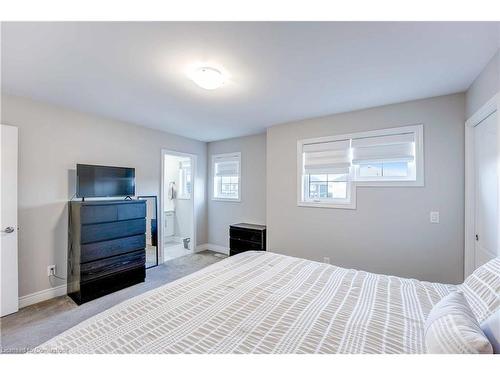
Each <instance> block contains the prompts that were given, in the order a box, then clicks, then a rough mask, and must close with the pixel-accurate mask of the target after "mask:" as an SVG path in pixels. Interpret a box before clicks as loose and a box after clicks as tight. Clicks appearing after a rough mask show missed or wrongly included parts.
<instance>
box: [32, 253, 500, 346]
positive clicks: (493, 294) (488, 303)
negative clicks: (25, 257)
mask: <svg viewBox="0 0 500 375" xmlns="http://www.w3.org/2000/svg"><path fill="white" fill-rule="evenodd" d="M481 269H482V273H481V272H478V271H477V272H475V274H474V275H472V276H470V277H469V278H468V279H467V280H466V282H465V283H464V284H462V285H459V286H454V285H446V284H438V283H430V282H423V281H418V280H414V279H405V278H400V277H395V276H386V275H378V274H373V273H368V272H364V271H358V270H352V269H345V268H341V267H335V266H332V265H327V264H323V263H319V262H313V261H309V260H305V259H300V258H294V257H289V256H284V255H279V254H275V253H270V252H245V253H242V254H239V255H236V256H233V257H229V258H226V259H224V260H222V261H220V262H218V263H216V264H213V265H211V266H209V267H206V268H204V269H202V270H201V271H198V272H196V273H194V274H191V275H189V276H186V277H184V278H182V279H179V280H176V281H174V282H172V283H169V284H166V285H164V286H162V287H160V288H157V289H154V290H151V291H149V292H147V293H145V294H142V295H140V296H137V297H135V298H132V299H130V300H127V301H125V302H123V303H121V304H119V305H117V306H114V307H113V308H111V309H109V310H107V311H104V312H102V313H100V314H98V315H96V316H94V317H92V318H91V319H88V320H86V321H84V322H82V323H80V324H79V325H77V326H75V327H73V328H72V329H69V330H68V331H66V332H63V333H62V334H60V335H58V336H56V337H54V338H53V339H51V340H50V341H48V342H46V343H44V344H42V345H41V346H39V347H37V348H35V349H34V352H45V353H46V352H51V353H424V352H425V345H424V337H423V333H424V332H423V328H424V322H425V318H426V316H427V314H428V313H429V311H430V310H431V308H432V306H433V305H434V304H436V303H437V302H438V301H439V300H440V299H441V298H442V297H444V296H445V295H447V294H449V293H450V292H451V291H454V290H457V289H458V288H461V289H463V291H464V294H465V295H466V296H467V299H468V300H469V303H470V304H471V306H472V307H473V310H474V313H475V314H476V316H477V317H478V319H480V320H482V319H484V318H485V317H486V316H487V315H489V314H490V313H491V312H492V311H493V310H495V309H497V308H498V307H499V305H500V302H499V291H500V281H499V279H500V278H499V274H500V260H498V258H497V260H494V261H492V262H490V263H488V264H487V265H486V266H483V267H482V268H481ZM467 281H468V282H467Z"/></svg>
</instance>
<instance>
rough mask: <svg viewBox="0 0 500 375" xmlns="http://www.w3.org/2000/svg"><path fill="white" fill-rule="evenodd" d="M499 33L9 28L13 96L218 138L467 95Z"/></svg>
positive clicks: (433, 27)
mask: <svg viewBox="0 0 500 375" xmlns="http://www.w3.org/2000/svg"><path fill="white" fill-rule="evenodd" d="M499 25H500V23H498V22H496V23H493V22H490V23H486V22H482V23H465V22H460V23H449V22H437V23H411V22H399V23H385V22H383V23H372V22H351V23H345V22H344V23H342V22H313V23H311V22H301V23H296V22H295V23H294V22H280V23H278V22H260V23H259V22H247V23H243V22H239V23H238V22H211V23H207V22H136V23H132V22H121V23H118V22H103V23H90V22H86V23H69V22H67V23H53V22H47V23H3V25H2V51H1V52H2V77H1V78H2V91H3V92H6V93H10V94H14V95H21V96H27V97H32V98H34V99H38V100H44V101H49V102H52V103H56V104H60V105H63V106H67V107H70V108H74V109H78V110H82V111H85V112H90V113H95V114H99V115H103V116H106V117H110V118H114V119H118V120H122V121H127V122H132V123H136V124H140V125H144V126H147V127H151V128H156V129H161V130H165V131H168V132H172V133H175V134H179V135H183V136H186V137H190V138H194V139H199V140H203V141H211V140H217V139H224V138H231V137H236V136H241V135H247V134H252V133H258V132H261V131H263V130H264V129H265V128H267V127H269V126H271V125H274V124H277V123H283V122H288V121H293V120H299V119H303V118H308V117H314V116H322V115H327V114H333V113H339V112H345V111H351V110H355V109H360V108H367V107H373V106H378V105H383V104H389V103H396V102H403V101H407V100H412V99H418V98H424V97H432V96H437V95H444V94H449V93H455V92H462V91H465V90H466V89H467V88H468V87H469V85H470V84H471V82H472V81H473V79H474V78H475V77H476V76H477V75H478V73H479V72H480V71H481V69H482V68H483V67H484V66H485V65H486V63H487V62H488V61H489V59H490V58H491V57H492V56H493V55H494V53H495V51H496V50H497V49H498V48H499V47H500V44H499V43H500V42H499V35H500V34H499ZM198 63H203V64H212V65H215V66H216V67H217V66H222V68H224V69H225V70H227V71H228V72H229V73H230V74H231V80H230V82H228V83H227V84H226V85H225V86H224V87H222V88H220V89H218V90H215V91H206V90H203V89H201V88H199V87H197V86H196V85H195V84H194V83H193V82H192V81H190V80H189V79H188V78H187V77H186V70H187V69H189V67H190V66H192V65H193V64H198Z"/></svg>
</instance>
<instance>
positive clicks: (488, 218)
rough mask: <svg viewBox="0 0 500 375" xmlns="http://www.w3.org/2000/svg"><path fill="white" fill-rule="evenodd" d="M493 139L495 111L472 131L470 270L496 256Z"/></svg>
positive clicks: (496, 186)
mask: <svg viewBox="0 0 500 375" xmlns="http://www.w3.org/2000/svg"><path fill="white" fill-rule="evenodd" d="M497 136H498V121H497V112H494V113H492V114H491V115H489V116H488V117H487V118H486V119H484V120H483V121H482V122H480V123H479V124H478V125H477V126H476V127H475V128H474V154H475V155H474V161H475V211H476V212H475V236H476V242H475V247H474V263H475V264H474V269H476V268H477V267H479V266H481V265H482V264H484V263H486V262H487V261H489V260H490V259H492V258H494V257H496V256H498V169H497V168H498V163H497V155H498V152H497V148H498V146H497V143H498V140H497Z"/></svg>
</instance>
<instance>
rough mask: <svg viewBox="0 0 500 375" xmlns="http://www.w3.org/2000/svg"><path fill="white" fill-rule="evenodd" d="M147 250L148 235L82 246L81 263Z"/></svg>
mask: <svg viewBox="0 0 500 375" xmlns="http://www.w3.org/2000/svg"><path fill="white" fill-rule="evenodd" d="M145 248H146V235H144V234H139V235H137V236H131V237H125V238H118V239H115V240H109V241H102V242H93V243H89V244H85V245H81V255H80V262H81V263H86V262H91V261H93V260H96V259H100V258H108V257H111V256H115V255H120V254H124V253H129V252H131V251H134V250H143V249H145Z"/></svg>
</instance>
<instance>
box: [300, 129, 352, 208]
mask: <svg viewBox="0 0 500 375" xmlns="http://www.w3.org/2000/svg"><path fill="white" fill-rule="evenodd" d="M300 148H301V155H300V156H301V157H300V159H301V164H300V175H301V176H302V183H301V188H300V189H301V196H300V198H299V202H300V203H299V204H301V205H305V206H326V207H338V208H355V204H354V203H355V202H354V199H353V198H354V193H353V188H354V185H353V183H352V176H351V168H350V166H351V160H350V159H351V158H350V141H349V140H345V139H344V140H336V141H332V142H314V141H312V142H311V143H305V144H301V145H300Z"/></svg>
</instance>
